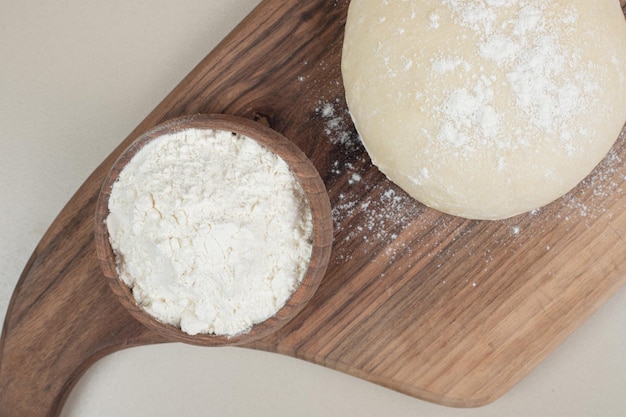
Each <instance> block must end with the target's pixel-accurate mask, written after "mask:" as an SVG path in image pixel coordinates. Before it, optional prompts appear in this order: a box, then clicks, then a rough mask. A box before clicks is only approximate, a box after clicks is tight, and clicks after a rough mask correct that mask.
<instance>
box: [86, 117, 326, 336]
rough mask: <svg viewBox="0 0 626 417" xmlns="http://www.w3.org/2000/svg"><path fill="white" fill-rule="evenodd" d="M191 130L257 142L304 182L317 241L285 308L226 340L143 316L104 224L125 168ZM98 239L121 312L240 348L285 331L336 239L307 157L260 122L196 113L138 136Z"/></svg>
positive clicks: (175, 332) (114, 173)
mask: <svg viewBox="0 0 626 417" xmlns="http://www.w3.org/2000/svg"><path fill="white" fill-rule="evenodd" d="M187 129H199V130H222V131H229V132H234V133H237V134H240V135H243V136H246V137H248V138H250V139H253V140H255V141H256V142H258V143H259V144H261V145H262V146H263V147H265V148H266V149H268V150H270V151H271V152H273V153H275V154H276V155H278V156H279V157H281V158H282V159H283V160H284V161H285V162H286V163H287V165H288V167H289V169H290V170H291V172H292V173H293V174H294V177H295V178H296V180H297V181H298V182H299V183H300V185H301V187H302V189H303V191H304V194H305V196H306V198H307V200H308V203H309V206H310V208H311V214H312V219H313V242H312V251H311V258H310V260H309V264H308V267H307V269H306V272H305V273H304V275H303V277H302V281H301V283H300V284H299V286H298V287H297V288H296V289H295V291H294V292H293V293H292V294H291V296H290V297H289V299H288V300H287V301H286V303H285V305H284V306H283V307H282V308H280V309H279V310H278V311H277V312H276V314H274V315H273V316H272V317H270V318H268V319H266V320H264V321H262V322H260V323H257V324H255V325H253V326H252V328H251V329H249V330H248V331H246V332H243V333H240V334H237V335H233V336H228V335H215V334H210V333H200V334H196V335H190V334H188V333H185V332H184V331H182V330H181V329H180V328H179V327H178V326H174V325H171V324H167V323H163V322H161V321H159V320H157V319H156V318H155V317H154V316H152V315H151V314H149V313H148V312H147V311H145V310H144V309H143V308H142V307H141V306H140V305H139V304H138V303H137V302H136V301H135V299H134V297H133V295H132V290H131V288H130V287H128V286H127V285H126V284H125V283H124V282H123V281H122V280H121V279H120V278H119V276H118V274H117V267H116V260H115V255H114V253H113V250H112V248H111V244H110V242H109V234H108V229H107V225H106V217H107V215H108V213H109V209H108V202H109V197H110V195H111V189H112V187H113V184H114V183H115V181H116V180H117V178H118V175H119V173H120V172H121V171H122V170H123V168H124V167H125V166H126V164H127V163H128V162H129V161H130V160H131V159H132V158H133V157H134V156H135V155H136V154H137V153H139V152H140V151H141V150H142V149H143V147H144V146H145V145H146V144H148V143H149V142H151V141H152V140H154V139H157V138H159V137H161V136H163V135H166V134H171V133H176V132H180V131H184V130H187ZM94 217H95V224H94V237H95V245H96V254H97V257H98V262H99V264H100V267H101V270H102V272H103V274H104V277H105V279H106V280H107V282H108V284H109V287H110V288H111V290H112V291H113V293H114V294H115V295H116V298H117V299H118V300H119V301H120V303H121V304H122V305H123V307H124V308H125V309H126V310H127V311H128V312H129V313H130V314H131V315H132V316H133V317H134V318H135V319H137V320H138V321H139V322H140V323H142V324H143V325H145V326H146V327H148V328H149V329H151V330H153V331H154V332H155V333H157V334H159V335H161V336H163V337H165V338H167V339H168V340H171V341H179V342H183V343H188V344H194V345H202V346H219V345H239V344H243V343H249V342H252V341H254V340H258V339H260V338H262V337H265V336H267V335H269V334H271V333H274V332H276V331H277V330H278V329H280V328H282V327H283V326H284V325H285V324H287V323H288V322H289V321H291V319H293V318H294V317H295V316H296V315H297V314H298V313H299V312H300V311H301V310H302V309H303V308H304V307H305V306H306V305H307V304H308V303H309V301H310V300H311V298H312V297H313V295H314V294H315V292H316V290H317V288H318V287H319V285H320V282H321V281H322V278H323V277H324V275H325V273H326V269H327V267H328V262H329V259H330V252H331V249H332V240H333V224H332V213H331V206H330V201H329V198H328V193H327V192H326V187H325V185H324V182H323V181H322V179H321V177H320V176H319V173H318V171H317V169H316V168H315V166H314V165H313V163H312V162H311V161H310V160H309V158H308V157H307V156H306V155H305V154H304V153H303V152H302V150H301V149H300V148H299V147H298V146H296V145H295V144H294V143H293V142H291V141H290V140H289V139H287V138H286V137H284V136H283V135H282V134H280V133H279V132H277V131H275V130H273V129H271V128H270V127H267V126H264V125H262V124H260V123H258V122H255V121H253V120H250V119H246V118H243V117H239V116H232V115H226V114H194V115H188V116H181V117H177V118H173V119H169V120H166V121H164V122H163V123H159V124H157V125H156V126H154V127H152V128H150V129H148V130H147V131H145V132H144V133H142V134H141V135H139V136H138V137H137V138H136V139H135V140H134V141H133V142H132V143H131V144H130V145H129V146H128V147H127V148H126V149H125V150H124V151H123V152H122V154H121V155H120V156H119V157H118V158H117V160H116V161H115V162H114V163H113V165H112V166H111V168H110V169H109V171H108V173H107V174H106V176H105V178H104V181H103V183H102V186H101V188H100V192H99V195H98V200H97V203H96V210H95V216H94Z"/></svg>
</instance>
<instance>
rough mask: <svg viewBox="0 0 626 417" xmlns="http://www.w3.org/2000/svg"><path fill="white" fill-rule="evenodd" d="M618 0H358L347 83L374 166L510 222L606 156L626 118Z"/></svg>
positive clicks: (625, 58)
mask: <svg viewBox="0 0 626 417" xmlns="http://www.w3.org/2000/svg"><path fill="white" fill-rule="evenodd" d="M625 70H626V24H625V22H624V16H623V14H622V10H621V9H620V6H619V2H618V1H617V0H593V1H590V0H553V1H550V2H546V1H543V0H407V1H398V0H396V1H387V0H352V2H351V3H350V8H349V12H348V19H347V22H346V29H345V40H344V45H343V57H342V74H343V80H344V86H345V89H346V99H347V103H348V107H349V109H350V113H351V115H352V118H353V120H354V123H355V126H356V128H357V130H358V132H359V134H360V136H361V139H362V141H363V143H364V145H365V147H366V149H367V151H368V153H369V155H370V156H371V158H372V161H373V163H374V164H375V165H376V166H378V168H379V169H380V170H381V171H382V172H384V173H385V174H386V175H387V176H388V177H389V178H390V179H391V180H392V181H393V182H395V183H396V184H398V185H399V186H400V187H402V188H403V189H404V190H405V191H407V192H408V193H409V194H410V195H411V196H413V197H414V198H415V199H417V200H418V201H420V202H421V203H423V204H426V205H427V206H430V207H433V208H435V209H438V210H441V211H443V212H446V213H449V214H453V215H458V216H463V217H467V218H475V219H502V218H507V217H510V216H514V215H516V214H519V213H523V212H526V211H529V210H532V209H534V208H537V207H540V206H543V205H545V204H548V203H550V202H551V201H553V200H555V199H557V198H559V197H560V196H562V195H564V194H565V193H567V192H568V191H569V190H571V189H572V188H573V187H575V186H576V185H577V184H578V183H579V182H580V181H581V180H582V179H583V178H584V177H585V176H587V175H588V174H589V173H590V172H591V171H592V170H593V168H594V167H595V166H596V165H597V164H598V163H599V162H600V161H601V160H602V158H603V157H604V156H605V155H606V154H607V152H608V151H609V150H610V148H611V146H612V144H613V143H614V142H615V140H616V139H617V137H618V135H619V132H620V130H621V129H622V127H623V124H624V121H625V120H626V83H625V79H624V76H625V75H624V74H626V71H625Z"/></svg>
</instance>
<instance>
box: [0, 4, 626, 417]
mask: <svg viewBox="0 0 626 417" xmlns="http://www.w3.org/2000/svg"><path fill="white" fill-rule="evenodd" d="M347 5H348V2H347V1H345V0H341V1H322V0H310V1H307V2H304V1H278V0H267V1H265V2H263V3H261V4H260V5H259V7H257V8H256V9H255V10H254V11H253V12H252V13H251V14H250V15H249V16H248V17H247V18H246V19H245V20H244V21H243V22H242V23H241V24H240V25H239V26H238V27H237V28H236V29H235V30H234V31H233V32H232V33H231V34H230V35H229V36H228V37H227V38H226V39H225V40H224V41H223V42H222V43H221V44H220V45H219V46H218V47H217V48H216V49H215V50H214V51H213V52H211V53H210V54H209V55H208V56H207V58H205V59H204V60H203V61H202V62H201V63H200V64H199V65H198V66H197V67H196V68H195V69H194V70H193V71H192V72H191V73H190V74H189V76H187V77H186V78H185V79H184V80H183V81H182V82H181V83H180V84H179V86H177V87H176V88H175V89H174V91H172V93H171V94H169V95H168V96H167V97H166V98H165V99H164V100H163V102H162V103H161V104H160V105H159V106H158V107H157V108H156V109H155V110H154V111H153V112H152V113H151V114H150V115H149V116H148V117H147V118H146V119H145V120H144V121H143V122H141V123H140V124H139V126H138V127H137V128H136V129H135V130H134V131H133V132H132V133H131V134H130V135H129V136H128V138H126V139H125V140H124V141H122V143H121V144H120V146H119V147H118V148H117V149H116V150H115V151H114V152H113V153H112V154H111V155H110V156H109V157H108V158H107V159H106V160H105V161H104V162H103V163H102V165H101V166H100V167H99V168H98V169H97V170H96V171H95V172H94V173H93V174H92V175H91V176H90V177H89V178H88V179H87V180H86V182H85V183H84V184H83V186H82V187H81V188H80V189H79V190H78V191H77V193H76V194H75V196H74V197H73V198H72V199H71V200H70V201H69V202H68V204H67V206H66V207H65V208H64V209H63V210H62V212H61V213H60V214H59V216H58V218H57V219H56V220H55V221H54V223H53V224H52V225H51V227H50V229H49V230H48V231H47V232H46V234H45V235H44V236H43V238H42V240H41V242H40V244H39V245H38V247H37V248H36V250H35V252H34V253H33V255H32V257H31V259H30V261H29V262H28V264H27V266H26V268H25V270H24V273H23V275H22V277H21V278H20V281H19V283H18V285H17V288H16V289H15V292H14V295H13V298H12V300H11V304H10V306H9V310H8V313H7V319H6V322H5V325H4V329H3V336H2V342H1V345H0V349H1V359H0V415H2V416H8V415H28V416H33V417H37V416H54V415H57V414H58V412H59V410H60V407H61V406H62V404H63V401H64V399H65V398H66V396H67V393H68V392H69V390H70V389H71V387H72V386H73V385H74V383H75V382H76V381H77V380H78V378H79V377H80V376H81V375H82V373H83V372H84V370H85V369H86V368H87V367H88V366H89V365H91V364H92V363H93V362H94V361H96V360H97V359H98V358H100V357H102V356H104V355H106V354H108V353H111V352H113V351H116V350H119V349H123V348H127V347H131V346H137V345H143V344H150V343H160V342H165V341H166V340H165V339H163V338H162V337H160V336H158V335H156V334H154V333H152V332H151V331H150V330H148V329H146V328H144V327H143V326H142V325H141V324H140V323H139V322H137V321H135V320H134V319H133V318H132V317H131V316H130V315H129V314H128V313H127V312H126V310H124V309H123V307H122V306H121V304H119V302H118V301H117V300H116V299H115V298H114V296H113V294H112V293H111V291H110V289H109V287H108V285H107V283H106V281H105V279H104V277H103V275H102V272H101V271H100V267H99V265H98V262H97V258H96V254H95V246H94V238H93V217H94V211H95V204H96V200H97V196H98V192H99V188H100V185H101V183H102V181H103V179H104V177H105V174H106V172H107V171H108V169H109V168H110V167H111V165H112V163H113V161H114V160H115V159H116V158H117V156H119V154H120V153H121V152H122V151H123V150H124V149H125V148H126V146H128V145H129V144H130V143H131V142H132V141H133V140H134V139H135V138H136V137H137V136H138V135H139V134H141V133H142V132H143V131H145V130H147V129H148V128H150V127H152V126H154V125H155V124H157V123H159V122H162V121H164V120H166V119H169V118H172V117H176V116H180V115H184V114H194V113H226V114H233V115H238V116H243V117H247V118H250V119H257V120H259V121H260V122H262V123H267V124H269V125H270V126H271V127H272V128H274V129H275V130H277V131H279V132H281V133H282V134H283V135H285V136H286V137H287V138H289V139H290V140H292V141H293V142H294V143H295V144H297V145H298V146H299V147H300V148H301V149H302V150H303V151H304V152H305V153H306V154H307V155H308V156H309V158H310V159H311V160H312V162H313V164H314V165H315V166H316V168H317V169H318V171H319V172H320V174H321V176H322V178H323V180H324V182H325V184H326V187H327V190H328V193H329V197H330V201H331V205H332V207H333V220H334V226H335V232H334V247H333V252H332V254H331V261H330V265H329V268H328V271H327V274H326V276H325V277H324V279H323V281H322V283H321V285H320V287H319V289H318V291H317V293H316V294H315V296H314V297H313V299H312V300H311V302H310V303H309V305H308V306H307V307H306V308H305V309H304V310H303V311H302V312H301V313H300V314H299V315H298V316H296V318H295V319H294V320H293V321H292V322H290V323H289V324H288V325H287V326H286V327H284V328H283V329H281V330H280V331H278V332H277V333H275V334H273V335H271V336H269V337H266V338H264V339H261V340H259V341H257V342H255V343H253V344H251V345H248V346H247V347H249V348H253V349H262V350H267V351H272V352H278V353H281V354H285V355H290V356H294V357H297V358H301V359H303V360H307V361H310V362H313V363H317V364H320V365H324V366H327V367H330V368H333V369H337V370H340V371H343V372H346V373H348V374H351V375H355V376H357V377H360V378H363V379H366V380H369V381H372V382H374V383H377V384H381V385H383V386H386V387H389V388H392V389H395V390H398V391H401V392H404V393H406V394H409V395H413V396H415V397H418V398H422V399H425V400H429V401H434V402H437V403H441V404H445V405H450V406H461V407H463V406H479V405H483V404H486V403H488V402H490V401H493V400H495V399H496V398H498V397H499V396H501V395H502V394H504V393H505V392H506V391H507V390H509V389H510V388H511V387H512V386H513V385H514V384H516V383H517V382H518V381H520V380H521V379H522V378H523V377H524V376H525V375H526V374H528V372H530V371H531V370H532V369H533V368H534V367H535V366H536V365H537V364H538V363H539V362H540V361H541V360H542V359H543V358H545V357H546V355H548V353H549V352H550V351H552V350H553V349H554V348H555V347H556V346H557V345H558V344H560V343H561V342H562V341H563V340H564V339H565V338H566V337H567V336H568V335H569V334H570V333H572V332H573V331H574V330H575V329H576V328H577V326H578V325H579V324H580V323H582V322H583V321H584V320H585V319H586V318H587V317H589V316H590V315H591V314H592V313H593V311H594V310H595V309H597V308H598V307H599V306H600V305H601V304H602V302H603V301H604V300H606V299H607V298H608V297H609V296H610V295H611V294H613V293H614V292H615V291H616V290H617V289H618V288H619V287H620V286H621V285H623V284H624V282H626V262H624V253H626V242H625V241H624V236H625V235H626V213H624V210H623V208H624V206H625V205H626V184H625V183H624V179H625V177H626V169H625V168H623V160H624V158H626V142H625V141H624V139H623V138H620V139H619V140H618V142H617V143H616V145H615V147H614V149H613V150H612V152H611V154H610V155H609V157H608V158H607V159H606V160H605V161H604V162H603V163H602V165H601V166H600V167H599V168H598V169H597V170H596V171H595V172H594V173H593V174H592V175H591V176H590V177H589V178H588V179H587V180H585V182H584V183H583V184H581V186H579V187H578V188H577V189H576V190H574V191H573V192H571V193H570V194H568V195H567V196H565V197H564V198H562V199H560V200H559V201H557V202H555V203H553V204H551V205H550V206H548V207H545V208H543V209H541V210H539V211H537V212H534V213H530V214H527V215H523V216H519V217H516V218H514V219H510V220H506V221H499V222H480V221H469V220H464V219H460V218H455V217H450V216H446V215H443V214H441V213H439V212H436V211H433V210H430V209H426V208H424V207H423V206H421V205H420V204H418V203H416V202H415V201H413V200H412V199H410V198H409V197H408V196H406V195H405V194H404V193H403V192H402V191H401V190H400V189H398V188H397V187H395V186H394V185H393V184H391V183H390V182H389V181H387V180H386V179H385V177H384V176H383V175H382V174H381V173H380V172H379V171H378V170H377V169H376V168H374V167H373V166H372V165H371V162H370V160H369V158H368V157H367V155H366V153H365V151H364V149H363V148H362V146H361V145H360V144H359V142H358V139H357V136H356V132H355V131H354V129H353V126H352V124H351V122H350V118H349V116H348V113H347V109H346V105H345V102H344V99H343V93H344V92H343V87H342V84H341V78H340V69H339V61H340V54H341V42H342V36H343V25H344V22H345V15H346V11H347ZM112 122H114V121H112ZM34 399H36V400H34Z"/></svg>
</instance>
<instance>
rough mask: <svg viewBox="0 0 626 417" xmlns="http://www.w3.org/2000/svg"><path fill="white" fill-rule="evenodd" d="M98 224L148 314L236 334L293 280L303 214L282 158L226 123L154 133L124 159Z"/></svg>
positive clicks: (306, 238) (281, 299)
mask: <svg viewBox="0 0 626 417" xmlns="http://www.w3.org/2000/svg"><path fill="white" fill-rule="evenodd" d="M109 210H110V214H109V216H108V218H107V226H108V229H109V234H110V241H111V246H112V247H113V250H114V252H115V253H116V258H117V264H118V272H119V275H120V278H121V279H122V280H123V281H124V282H125V283H126V284H127V285H128V286H129V287H131V288H132V290H133V294H134V296H135V299H136V300H137V302H138V303H139V304H140V305H142V307H143V308H144V309H145V310H146V311H147V312H148V313H150V314H151V315H153V316H154V317H155V318H156V319H158V320H160V321H162V322H165V323H170V324H172V325H175V326H180V328H181V329H182V330H183V331H185V332H186V333H189V334H198V333H214V334H219V335H230V336H232V335H236V334H240V333H243V332H245V331H247V330H249V329H250V327H251V326H252V325H253V324H255V323H259V322H261V321H264V320H265V319H267V318H269V317H271V316H272V315H274V314H275V313H276V311H278V310H279V309H280V308H281V307H282V306H283V305H284V304H285V302H286V301H287V300H288V298H289V297H290V296H291V294H292V293H293V291H294V290H295V289H296V288H297V286H298V285H299V283H300V281H301V279H302V277H303V275H304V273H305V271H306V267H307V265H308V261H309V259H310V256H311V250H312V243H311V242H312V216H311V211H310V207H309V205H308V202H307V200H306V197H305V195H304V192H303V190H302V189H301V187H300V185H299V183H298V182H297V181H296V179H295V177H294V176H293V174H292V173H291V172H290V170H289V168H288V166H287V164H286V163H285V161H284V160H282V159H281V158H279V157H278V156H276V155H275V154H274V153H272V152H270V151H268V150H266V149H265V148H264V147H262V146H260V145H259V144H258V143H257V142H256V141H254V140H252V139H250V138H247V137H244V136H240V135H235V134H233V133H231V132H223V131H211V130H195V129H194V130H187V131H184V132H181V133H177V134H173V135H166V136H163V137H161V138H158V139H156V140H154V141H152V142H151V143H149V144H148V145H146V146H145V147H144V149H142V150H141V151H140V152H139V153H138V154H137V155H136V156H135V157H134V158H133V159H132V160H131V161H130V163H129V164H128V165H127V166H126V167H125V168H124V170H123V171H122V172H121V174H120V176H119V180H118V181H117V182H116V183H115V184H114V186H113V189H112V192H111V197H110V201H109Z"/></svg>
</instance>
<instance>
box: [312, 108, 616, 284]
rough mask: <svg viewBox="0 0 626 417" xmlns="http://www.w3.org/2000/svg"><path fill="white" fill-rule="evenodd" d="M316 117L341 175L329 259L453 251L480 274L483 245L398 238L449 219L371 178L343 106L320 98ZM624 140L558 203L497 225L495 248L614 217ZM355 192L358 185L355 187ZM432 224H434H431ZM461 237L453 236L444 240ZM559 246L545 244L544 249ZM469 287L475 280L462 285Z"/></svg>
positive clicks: (485, 259)
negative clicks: (556, 226) (428, 244)
mask: <svg viewBox="0 0 626 417" xmlns="http://www.w3.org/2000/svg"><path fill="white" fill-rule="evenodd" d="M315 113H316V114H317V115H318V116H319V117H321V118H322V120H323V122H324V137H325V139H326V140H328V141H329V142H330V143H332V144H333V145H336V146H337V147H339V148H340V151H341V152H340V153H339V155H341V156H339V157H337V158H336V159H335V160H334V161H332V164H331V166H330V174H332V175H333V176H334V177H335V178H346V179H347V180H345V183H344V185H341V186H340V188H341V189H342V191H341V192H339V194H338V195H337V197H336V198H334V200H333V201H332V215H333V223H334V227H335V239H336V245H335V249H336V251H337V252H336V256H335V261H336V262H339V263H341V262H344V261H346V260H349V259H351V258H353V257H360V256H363V255H365V254H367V253H369V251H370V250H371V249H373V248H376V247H379V246H380V245H381V244H382V245H383V246H385V247H386V249H385V255H386V256H388V257H389V258H390V260H393V259H395V257H396V256H413V257H415V258H418V257H420V256H428V257H440V258H442V259H445V258H446V257H454V256H456V252H453V250H454V251H458V250H462V251H463V252H464V253H465V254H466V255H468V256H471V257H478V258H479V259H480V262H482V263H483V264H484V268H485V270H487V269H488V268H489V267H490V264H491V262H492V260H493V257H494V255H493V253H492V250H491V249H489V248H484V247H482V246H480V245H479V244H477V243H474V241H472V240H466V242H468V243H465V245H464V247H462V248H458V247H456V246H454V245H451V246H450V247H452V248H454V249H453V250H450V249H445V250H443V251H442V252H440V253H436V250H437V249H436V248H424V247H420V242H421V241H422V240H423V239H425V237H421V238H419V237H418V238H417V239H416V238H415V237H414V236H412V237H411V238H410V239H399V237H400V236H401V234H402V231H403V230H405V229H406V228H407V227H409V226H410V225H411V224H418V223H419V224H420V226H419V227H422V228H423V229H424V230H426V229H430V230H434V232H433V233H445V232H446V231H448V229H450V228H454V227H456V226H455V225H454V220H453V218H452V217H450V216H427V215H425V209H424V208H423V207H422V206H421V205H420V204H419V203H416V202H415V200H414V199H412V198H411V197H410V196H408V195H407V194H406V193H404V192H403V191H402V190H400V189H399V188H397V187H395V186H394V185H393V184H392V183H391V182H390V181H387V180H382V181H376V182H374V181H370V180H369V178H371V175H370V171H371V170H372V164H371V161H370V159H369V157H368V156H367V153H366V152H365V150H364V149H363V147H362V144H361V142H360V139H359V137H358V134H357V133H356V132H355V131H354V127H353V125H352V123H351V121H350V120H351V119H350V114H349V111H348V109H347V108H346V106H345V103H343V102H342V101H341V100H339V99H335V100H320V101H319V102H318V104H317V107H316V109H315ZM625 140H626V135H624V134H623V133H622V134H621V135H620V137H619V139H618V142H617V143H616V146H614V147H613V149H612V150H611V151H610V153H609V154H608V155H607V157H606V158H605V159H604V160H603V161H602V162H601V163H600V165H599V166H598V167H597V168H596V170H594V171H593V172H592V173H591V174H590V175H589V176H588V177H587V178H586V179H585V180H583V182H582V183H581V185H580V186H579V187H577V188H576V189H575V190H573V191H572V192H570V193H568V194H566V195H565V196H564V197H562V198H561V199H559V200H557V201H556V202H555V203H553V204H552V205H551V206H549V207H546V208H541V209H535V210H532V211H531V212H529V213H527V214H526V215H522V216H516V217H513V218H511V219H507V220H503V221H501V223H502V229H501V230H503V232H502V234H501V236H500V237H498V240H497V243H498V244H501V245H502V247H503V248H504V249H503V250H506V251H508V253H514V252H515V251H517V250H518V249H520V248H521V247H523V246H524V245H526V244H528V242H529V241H532V236H529V235H528V233H535V234H542V233H544V232H545V230H546V228H547V227H551V225H553V223H554V219H555V218H556V219H558V221H559V222H561V223H563V224H564V225H565V227H567V229H568V230H569V229H573V228H575V227H578V226H581V225H582V226H583V227H586V228H589V227H591V226H592V225H593V223H594V222H595V221H596V220H597V219H598V218H599V217H600V216H608V217H609V218H610V217H612V216H613V213H611V212H610V210H609V208H608V206H607V204H606V202H607V200H608V199H609V198H619V197H620V196H623V195H624V193H625V192H626V189H625V188H624V186H623V183H624V181H626V170H625V169H624V166H623V162H624V160H623V158H622V156H621V153H620V152H621V151H620V149H622V148H623V147H624V145H623V142H624V141H625ZM356 187H359V188H364V189H365V192H364V191H363V190H357V189H356ZM433 222H435V223H433ZM460 238H462V234H459V236H457V237H454V238H453V239H452V242H451V243H454V242H455V241H456V240H457V239H460ZM557 244H558V243H557V242H554V243H553V244H551V245H546V251H548V250H551V249H552V248H554V247H555V246H556V245H557ZM468 284H470V285H472V286H473V287H475V286H478V285H479V283H477V282H475V281H471V280H470V281H468Z"/></svg>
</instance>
